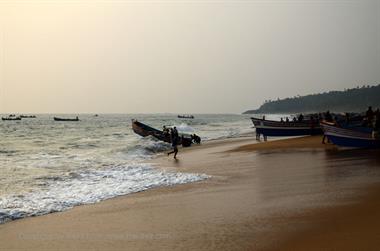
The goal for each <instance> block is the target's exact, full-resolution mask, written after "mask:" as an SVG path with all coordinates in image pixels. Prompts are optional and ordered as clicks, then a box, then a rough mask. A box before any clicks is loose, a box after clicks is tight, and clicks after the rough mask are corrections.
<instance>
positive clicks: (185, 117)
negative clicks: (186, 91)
mask: <svg viewBox="0 0 380 251" xmlns="http://www.w3.org/2000/svg"><path fill="white" fill-rule="evenodd" d="M177 117H178V118H179V119H194V116H193V115H178V116H177Z"/></svg>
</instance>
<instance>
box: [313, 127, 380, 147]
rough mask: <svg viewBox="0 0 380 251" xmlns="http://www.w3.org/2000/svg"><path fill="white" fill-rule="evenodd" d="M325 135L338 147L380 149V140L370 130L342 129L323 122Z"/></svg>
mask: <svg viewBox="0 0 380 251" xmlns="http://www.w3.org/2000/svg"><path fill="white" fill-rule="evenodd" d="M321 126H322V129H323V133H324V134H325V135H326V137H327V138H328V139H329V140H330V141H331V142H332V143H333V144H334V145H337V146H341V147H355V148H380V138H379V137H375V135H374V133H373V130H372V129H370V128H366V129H364V128H355V127H351V128H347V127H346V128H342V127H338V126H337V125H336V124H335V123H329V122H321Z"/></svg>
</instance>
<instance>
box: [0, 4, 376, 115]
mask: <svg viewBox="0 0 380 251" xmlns="http://www.w3.org/2000/svg"><path fill="white" fill-rule="evenodd" d="M376 83H380V0H352V1H344V0H336V1H334V0H323V1H322V0H320V1H313V0H293V1H286V0H283V1H280V0H278V1H271V0H267V1H254V0H252V1H249V0H246V1H232V0H231V1H227V0H225V1H217V0H214V1H211V0H209V1H200V0H193V1H181V0H178V1H174V0H172V1H158V0H157V1H126V0H124V1H122V0H118V1H111V0H110V1H96V0H88V1H86V0H82V1H80V0H77V1H74V0H50V1H48V0H45V1H41V0H29V1H26V0H25V1H18V0H12V1H6V0H0V113H13V112H15V113H16V112H20V113H83V112H94V113H107V112H111V113H155V112H172V113H226V112H227V113H240V112H242V111H244V110H247V109H251V108H257V107H258V106H259V105H260V104H262V103H263V101H264V100H266V99H276V98H277V97H280V98H281V97H288V96H295V95H297V94H299V95H303V94H309V93H317V92H323V91H327V90H335V89H338V90H343V89H344V88H350V87H354V86H357V85H363V84H376Z"/></svg>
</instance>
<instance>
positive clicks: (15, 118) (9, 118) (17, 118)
mask: <svg viewBox="0 0 380 251" xmlns="http://www.w3.org/2000/svg"><path fill="white" fill-rule="evenodd" d="M1 119H2V120H21V117H13V116H12V117H8V118H1Z"/></svg>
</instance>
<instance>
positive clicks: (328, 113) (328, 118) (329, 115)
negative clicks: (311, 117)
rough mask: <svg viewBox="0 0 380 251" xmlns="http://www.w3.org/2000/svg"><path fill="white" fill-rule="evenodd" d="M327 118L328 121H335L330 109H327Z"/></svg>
mask: <svg viewBox="0 0 380 251" xmlns="http://www.w3.org/2000/svg"><path fill="white" fill-rule="evenodd" d="M325 120H326V121H327V122H330V123H331V122H333V118H332V116H331V113H330V111H327V112H326V113H325Z"/></svg>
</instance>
